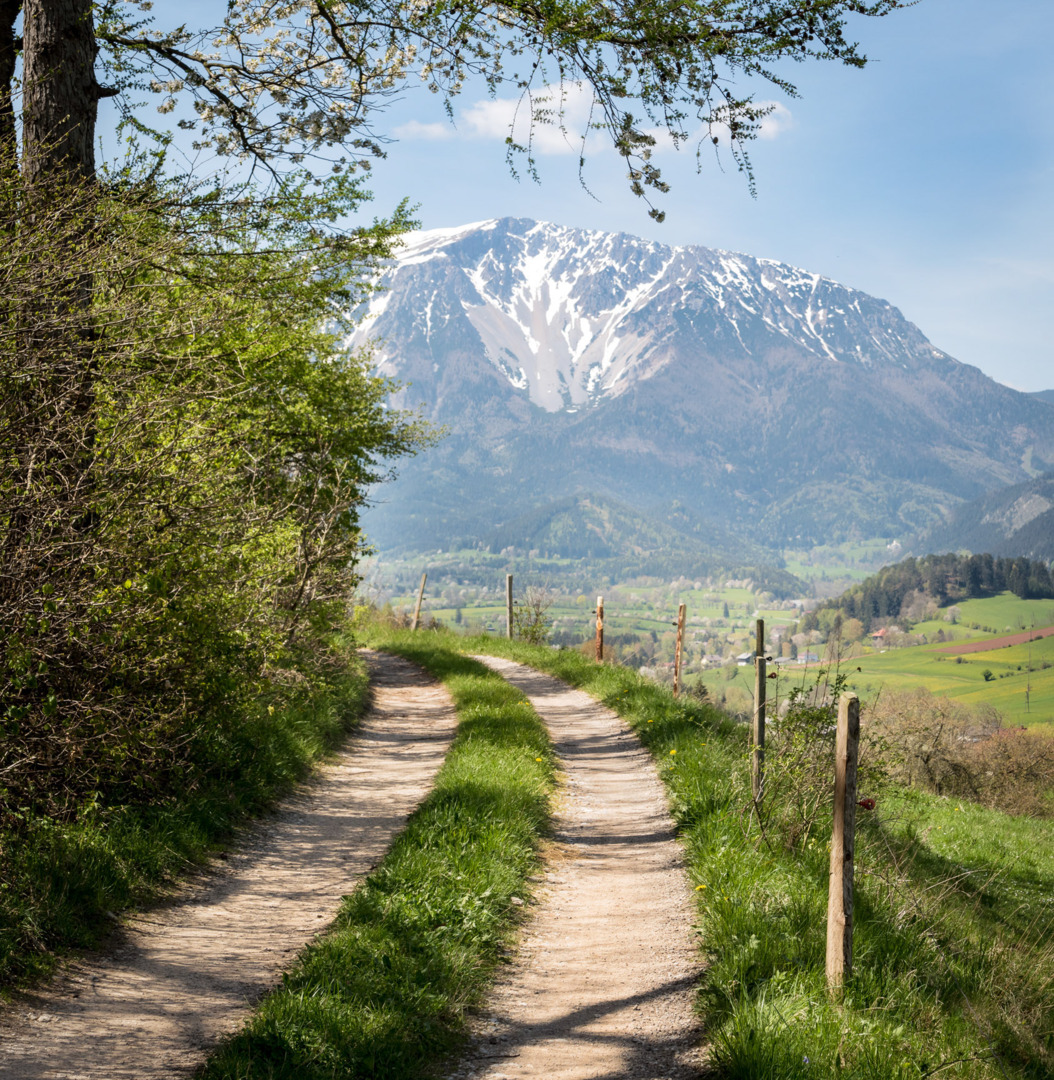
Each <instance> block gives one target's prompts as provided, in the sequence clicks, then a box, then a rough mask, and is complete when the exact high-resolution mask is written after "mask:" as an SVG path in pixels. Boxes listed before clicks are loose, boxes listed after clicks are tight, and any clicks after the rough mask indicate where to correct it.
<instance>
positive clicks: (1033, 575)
mask: <svg viewBox="0 0 1054 1080" xmlns="http://www.w3.org/2000/svg"><path fill="white" fill-rule="evenodd" d="M1008 591H1009V592H1012V593H1014V594H1015V595H1017V596H1019V597H1021V599H1022V600H1046V599H1049V598H1052V597H1054V579H1052V577H1051V573H1050V569H1049V567H1048V566H1047V565H1046V564H1045V563H1042V562H1036V561H1034V560H1031V559H1025V558H1016V559H1010V558H997V557H995V556H993V555H956V554H946V555H925V556H923V557H922V558H915V557H914V556H912V557H910V558H907V559H904V560H903V561H902V562H899V563H897V564H896V565H894V566H886V567H883V568H882V569H881V570H879V572H878V573H877V574H874V575H873V576H872V577H869V578H868V579H867V580H866V581H862V582H861V583H860V584H858V585H853V586H852V587H851V588H850V589H848V590H847V591H846V592H844V593H843V594H842V595H841V596H839V597H837V598H835V599H833V600H826V601H824V603H822V604H820V605H819V607H817V608H816V610H815V611H813V612H810V613H809V614H808V615H806V616H805V618H804V619H803V620H802V622H801V625H800V629H802V630H806V631H807V630H815V629H816V628H817V627H818V626H819V625H820V623H821V622H822V621H824V620H823V619H822V617H821V613H822V612H824V611H836V612H838V613H840V614H841V615H842V617H843V618H845V619H859V620H860V622H861V623H862V624H863V626H864V631H865V632H869V631H870V630H871V629H872V627H873V625H874V624H876V623H877V622H879V621H880V620H883V619H895V618H897V617H899V616H900V615H901V609H902V608H903V606H904V602H905V600H907V599H908V598H909V597H911V596H913V595H914V594H916V593H922V594H924V595H925V596H927V597H929V598H931V599H932V600H933V601H934V602H935V603H936V604H937V605H938V606H944V605H946V604H954V603H956V602H957V601H960V600H971V599H975V598H980V597H985V596H994V595H996V594H997V593H1001V592H1008Z"/></svg>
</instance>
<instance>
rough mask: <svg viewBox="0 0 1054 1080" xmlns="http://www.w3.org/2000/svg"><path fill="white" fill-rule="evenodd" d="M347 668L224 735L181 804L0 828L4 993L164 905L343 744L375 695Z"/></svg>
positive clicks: (98, 809) (93, 810)
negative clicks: (121, 916) (116, 920)
mask: <svg viewBox="0 0 1054 1080" xmlns="http://www.w3.org/2000/svg"><path fill="white" fill-rule="evenodd" d="M341 660H342V662H341V663H340V665H339V668H338V667H337V666H334V668H333V670H330V671H329V672H328V673H327V674H326V675H325V677H320V678H319V679H317V680H316V681H315V682H314V684H313V686H312V687H311V689H310V690H298V691H296V692H293V693H288V694H286V695H285V697H284V699H282V700H279V703H278V706H277V707H276V706H275V705H274V704H271V705H270V706H269V705H268V703H266V702H258V703H256V705H255V708H254V711H253V712H252V713H251V714H249V715H246V716H244V717H242V718H241V719H240V721H239V722H238V723H231V724H229V725H227V727H228V731H227V732H226V733H225V734H224V738H223V744H224V745H223V746H222V747H220V748H218V749H217V752H216V754H215V761H214V762H213V763H212V765H211V767H210V768H208V769H206V770H203V777H202V779H201V780H200V782H197V783H195V785H194V786H193V787H192V789H191V790H189V791H185V792H183V793H182V794H181V795H180V796H179V797H175V796H172V797H169V798H168V799H167V800H166V801H164V802H160V803H150V802H145V803H144V802H140V803H139V804H137V805H134V806H120V805H117V806H114V805H110V806H102V805H99V806H90V807H88V808H86V809H85V810H84V812H82V813H81V814H80V815H79V817H78V820H77V821H75V822H71V823H66V822H57V821H53V820H51V819H50V818H47V817H43V816H35V817H28V816H23V817H22V818H21V819H20V820H17V821H14V822H12V823H10V824H9V825H8V826H7V827H6V828H0V987H12V986H15V985H19V984H25V983H27V982H29V981H32V980H33V979H36V978H40V977H42V976H44V975H46V974H47V973H48V972H49V971H50V970H51V969H52V968H53V966H54V963H55V958H56V956H57V955H59V954H61V953H62V952H63V951H64V950H68V949H70V948H78V947H80V948H87V947H91V946H94V945H97V944H98V943H99V942H100V941H101V940H102V939H103V938H104V937H105V936H106V934H107V933H108V931H109V930H110V928H111V926H112V919H113V917H114V916H115V915H116V914H118V913H120V912H121V911H124V910H126V909H128V908H131V907H134V906H140V905H144V904H148V903H149V902H150V901H152V900H155V899H157V898H158V897H159V896H160V895H161V894H162V893H163V891H165V890H166V889H167V888H169V887H170V886H171V884H172V882H173V880H174V879H175V878H177V877H178V876H179V875H180V874H181V873H185V872H186V870H187V869H188V868H189V867H190V866H191V865H192V864H194V863H200V862H202V861H204V860H205V859H206V858H207V857H208V856H209V855H210V854H211V853H213V852H215V851H217V850H218V849H219V848H220V847H221V846H222V845H223V844H224V843H225V842H226V841H227V840H228V839H229V837H230V835H231V832H232V830H233V828H234V827H235V826H236V825H237V824H238V823H240V822H242V821H244V820H245V819H246V818H247V817H248V816H249V815H251V814H254V813H258V812H259V811H260V810H262V809H263V808H265V807H266V806H268V805H270V804H271V803H273V802H274V800H275V799H276V798H277V797H278V796H280V795H281V794H282V793H283V792H285V791H287V790H288V789H289V788H290V787H291V785H292V784H293V783H294V782H295V781H296V780H298V779H300V778H302V777H303V776H304V775H306V773H307V772H308V771H309V769H310V768H311V766H312V764H313V763H314V762H316V761H318V760H319V759H320V758H321V757H323V756H325V755H326V754H327V753H328V752H330V751H331V750H332V749H333V748H334V747H335V746H336V745H338V744H339V742H340V741H341V740H342V738H343V737H344V735H345V734H346V733H347V731H348V730H349V729H350V728H351V727H352V726H353V725H354V723H355V721H356V719H357V718H358V717H359V716H360V715H361V714H362V711H363V709H364V708H365V705H366V702H367V693H368V684H367V678H366V672H365V669H364V668H363V666H362V665H361V663H359V661H358V660H357V659H356V658H355V657H354V654H353V653H350V652H348V651H345V653H344V654H343V655H342V656H341Z"/></svg>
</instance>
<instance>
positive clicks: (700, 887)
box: [695, 885, 706, 892]
mask: <svg viewBox="0 0 1054 1080" xmlns="http://www.w3.org/2000/svg"><path fill="white" fill-rule="evenodd" d="M705 888H706V886H705V885H696V887H695V891H696V892H698V891H699V890H700V889H705Z"/></svg>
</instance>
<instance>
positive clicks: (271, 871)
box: [0, 654, 456, 1080]
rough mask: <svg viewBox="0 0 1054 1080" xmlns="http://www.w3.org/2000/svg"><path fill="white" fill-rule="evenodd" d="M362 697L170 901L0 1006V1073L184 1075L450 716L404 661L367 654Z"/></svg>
mask: <svg viewBox="0 0 1054 1080" xmlns="http://www.w3.org/2000/svg"><path fill="white" fill-rule="evenodd" d="M368 660H369V663H370V668H371V675H372V678H373V686H374V706H373V708H372V710H371V711H370V713H369V714H368V715H367V717H366V718H365V719H364V720H363V722H362V724H361V725H360V726H359V727H358V729H357V730H356V732H355V735H354V737H353V738H352V740H351V741H350V743H349V744H348V746H347V747H346V748H345V749H344V750H343V751H342V753H341V755H340V757H339V759H338V760H337V761H336V762H334V763H333V764H331V765H328V766H326V767H325V768H324V769H323V770H321V773H320V775H319V776H318V777H317V778H316V780H315V781H314V782H313V783H311V784H310V785H309V786H308V787H307V788H306V789H305V790H304V791H302V792H301V793H300V794H299V795H297V796H296V797H294V798H292V799H290V800H289V801H288V802H287V803H286V804H285V805H284V806H283V807H282V808H281V809H280V810H279V812H278V813H276V814H275V815H274V816H273V817H271V818H269V819H268V820H267V821H266V822H264V823H263V824H262V825H261V826H260V827H258V828H257V829H255V830H253V831H252V832H251V834H250V836H249V837H248V839H247V840H246V842H245V843H244V845H243V846H241V847H240V848H239V850H238V851H237V852H234V853H232V854H231V855H230V857H229V858H228V860H227V861H226V862H225V863H224V864H222V866H220V867H217V868H216V869H215V870H214V871H210V872H209V874H208V875H206V876H205V878H206V879H205V880H204V881H203V882H202V883H200V884H199V885H198V886H196V887H194V888H193V889H191V890H190V892H189V893H186V894H183V895H181V896H180V897H179V898H178V900H177V902H174V903H172V904H171V905H169V906H167V907H164V908H159V909H156V910H154V911H151V912H149V913H148V914H145V915H142V916H139V917H137V918H135V919H133V920H130V921H128V922H127V923H124V924H122V925H121V927H120V929H119V930H118V932H117V933H116V935H115V939H114V948H113V950H112V951H111V952H110V953H109V954H108V955H107V956H106V957H104V958H100V957H86V958H84V959H82V960H79V961H76V962H73V963H71V964H70V965H68V966H67V967H66V969H65V970H64V973H63V975H62V976H61V977H60V978H59V979H57V980H56V981H55V982H54V983H53V984H52V985H51V986H50V987H48V988H47V989H45V990H43V991H41V992H38V993H35V994H32V995H26V996H24V997H23V998H22V999H21V1000H20V1001H18V1002H17V1003H16V1004H15V1005H14V1006H13V1007H12V1008H9V1009H8V1010H7V1011H6V1013H5V1014H4V1015H3V1016H2V1017H0V1078H2V1080H125V1078H127V1080H162V1078H164V1080H174V1078H177V1077H183V1076H189V1075H190V1074H191V1073H192V1072H193V1071H194V1069H196V1068H197V1067H198V1066H199V1065H200V1064H201V1063H202V1062H203V1061H204V1059H205V1057H206V1055H207V1053H208V1052H209V1050H210V1049H211V1048H212V1047H213V1046H214V1045H215V1044H216V1042H217V1041H218V1040H219V1039H221V1038H222V1037H223V1036H224V1035H226V1034H228V1033H230V1032H232V1031H234V1030H236V1029H237V1028H238V1027H239V1026H240V1025H241V1023H242V1022H243V1021H244V1020H245V1018H246V1016H247V1015H248V1012H249V1009H250V1008H251V1006H252V1003H253V1002H255V1001H256V1000H258V999H259V998H260V997H261V996H262V995H263V994H264V993H265V992H266V991H267V990H268V989H269V988H270V987H271V986H273V985H274V984H275V982H276V981H277V979H278V978H279V976H280V974H281V972H282V971H283V970H284V969H287V968H288V967H289V966H290V965H291V963H292V962H293V960H294V959H295V957H296V955H297V953H298V952H299V950H300V949H301V948H302V947H303V945H304V944H305V943H306V942H308V941H309V940H310V939H311V938H312V937H313V936H314V935H315V934H317V933H318V932H319V931H320V930H322V929H323V928H324V927H325V926H326V925H327V924H328V923H329V922H330V920H331V919H332V918H333V916H334V915H335V914H336V910H337V908H338V906H339V904H340V899H341V897H342V896H343V895H344V894H346V893H348V892H349V891H350V890H351V889H353V888H354V887H355V884H356V882H357V881H359V880H360V879H361V878H362V877H363V876H364V875H365V874H366V873H367V872H368V871H369V870H370V869H372V867H373V866H375V865H376V864H377V863H378V862H379V861H380V860H381V859H382V858H383V856H384V854H385V852H386V851H387V849H388V847H389V846H390V844H391V842H392V839H393V837H394V835H395V834H396V833H397V832H398V830H399V829H401V828H402V826H403V823H404V822H405V820H406V818H407V816H408V815H409V813H410V812H411V811H412V810H413V809H414V807H415V806H416V805H417V804H418V803H419V802H420V801H421V799H422V798H423V797H424V795H425V794H426V792H427V791H428V789H429V787H430V786H431V784H432V780H433V777H434V776H435V773H436V771H437V770H438V768H439V766H440V764H441V763H442V760H443V757H444V756H445V754H446V751H447V748H448V746H449V744H450V740H451V738H452V736H453V733H454V728H455V726H456V718H455V715H454V709H453V705H452V703H451V701H450V698H449V695H448V694H447V692H446V691H445V690H444V689H443V688H442V687H440V686H439V685H438V684H437V683H435V682H433V681H432V680H431V679H429V678H427V677H426V676H425V675H424V674H423V673H422V672H421V671H420V670H419V669H417V668H416V667H414V666H413V665H411V664H409V663H407V662H406V661H405V660H401V659H398V658H396V657H391V656H385V655H382V654H370V655H369V657H368Z"/></svg>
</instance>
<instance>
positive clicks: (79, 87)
mask: <svg viewBox="0 0 1054 1080" xmlns="http://www.w3.org/2000/svg"><path fill="white" fill-rule="evenodd" d="M22 25H23V31H22V33H23V72H22V81H23V95H22V170H23V173H24V174H25V177H26V180H27V181H28V182H29V183H30V184H34V183H36V182H37V181H39V180H62V181H69V182H77V181H90V180H92V178H93V177H94V176H95V117H96V114H97V112H98V108H99V97H100V95H101V87H100V86H99V83H98V81H97V80H96V78H95V56H96V53H97V52H98V45H97V44H96V41H95V24H94V22H93V20H92V3H91V0H25V15H24V17H23V20H22Z"/></svg>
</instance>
